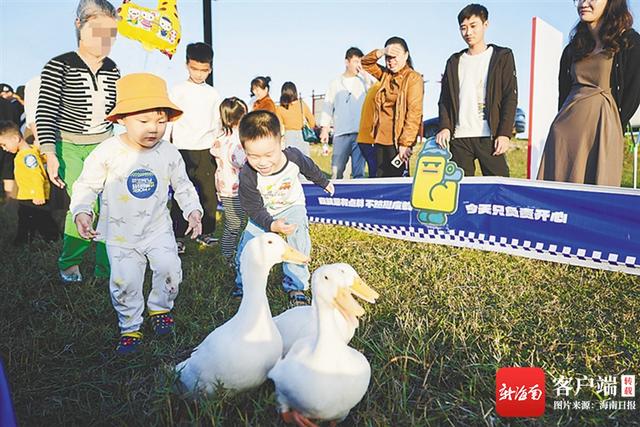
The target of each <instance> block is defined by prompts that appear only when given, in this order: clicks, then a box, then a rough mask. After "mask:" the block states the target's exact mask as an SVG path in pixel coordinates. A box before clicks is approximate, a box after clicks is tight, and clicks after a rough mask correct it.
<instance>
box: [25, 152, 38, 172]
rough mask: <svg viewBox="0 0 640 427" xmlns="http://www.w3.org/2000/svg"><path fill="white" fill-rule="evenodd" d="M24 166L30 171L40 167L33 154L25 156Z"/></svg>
mask: <svg viewBox="0 0 640 427" xmlns="http://www.w3.org/2000/svg"><path fill="white" fill-rule="evenodd" d="M24 164H25V166H27V167H28V168H29V169H35V168H37V167H38V159H36V156H34V155H33V154H27V155H26V156H24Z"/></svg>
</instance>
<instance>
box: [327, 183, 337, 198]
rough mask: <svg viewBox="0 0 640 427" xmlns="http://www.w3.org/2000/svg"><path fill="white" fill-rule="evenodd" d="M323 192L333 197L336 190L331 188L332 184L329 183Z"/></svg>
mask: <svg viewBox="0 0 640 427" xmlns="http://www.w3.org/2000/svg"><path fill="white" fill-rule="evenodd" d="M324 191H326V192H327V193H329V194H331V195H332V196H333V194H334V193H335V192H336V189H335V187H334V186H333V183H331V182H330V183H329V185H327V186H326V187H324Z"/></svg>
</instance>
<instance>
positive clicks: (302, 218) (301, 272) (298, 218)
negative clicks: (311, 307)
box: [236, 205, 311, 292]
mask: <svg viewBox="0 0 640 427" xmlns="http://www.w3.org/2000/svg"><path fill="white" fill-rule="evenodd" d="M273 218H274V219H280V218H282V219H285V220H286V221H287V222H288V223H289V224H296V225H297V227H296V231H294V232H293V234H291V235H289V236H287V243H289V245H291V247H293V248H294V249H296V250H298V251H300V252H302V253H303V254H305V255H306V256H309V255H310V254H311V237H310V236H309V220H308V219H307V208H305V207H304V206H299V205H297V206H291V207H290V208H288V209H287V210H285V211H283V212H280V213H279V214H277V215H274V216H273ZM262 233H266V230H264V229H263V228H262V227H260V226H259V225H257V224H256V223H254V222H253V221H251V220H249V222H248V223H247V227H246V228H245V229H244V232H243V233H242V238H241V239H240V243H239V244H238V251H237V252H236V287H238V288H240V289H242V275H241V274H240V255H241V254H242V250H243V249H244V247H245V245H246V244H247V243H248V242H249V240H251V239H253V238H254V237H256V236H259V235H261V234H262ZM282 271H283V272H284V278H283V279H282V287H283V288H284V290H285V292H289V291H302V290H306V289H309V278H310V277H311V274H310V273H309V267H307V265H306V264H305V265H297V264H291V263H288V262H285V263H283V264H282Z"/></svg>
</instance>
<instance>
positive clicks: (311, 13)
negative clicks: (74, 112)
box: [0, 0, 640, 119]
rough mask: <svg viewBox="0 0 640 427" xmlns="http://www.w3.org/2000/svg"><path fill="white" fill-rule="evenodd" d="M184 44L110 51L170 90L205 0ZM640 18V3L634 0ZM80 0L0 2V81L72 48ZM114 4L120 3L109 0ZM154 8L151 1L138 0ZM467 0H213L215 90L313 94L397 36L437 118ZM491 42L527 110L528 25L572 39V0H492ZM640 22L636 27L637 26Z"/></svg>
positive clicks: (123, 42) (190, 12)
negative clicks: (163, 49) (353, 54)
mask: <svg viewBox="0 0 640 427" xmlns="http://www.w3.org/2000/svg"><path fill="white" fill-rule="evenodd" d="M177 2H178V12H179V14H180V20H181V24H182V40H181V43H180V45H179V47H178V50H177V52H176V55H175V56H174V57H173V59H171V60H169V59H168V58H167V57H166V56H164V55H163V54H161V53H160V52H158V51H151V52H149V51H146V50H144V49H143V48H142V47H141V45H140V44H139V43H138V42H136V41H133V40H130V39H127V38H125V37H123V36H120V35H119V36H118V38H117V40H116V44H115V45H114V48H113V49H112V51H111V54H110V57H111V58H112V59H114V60H115V61H116V63H117V64H118V66H119V67H120V70H121V71H122V73H123V74H127V73H131V72H142V71H146V72H151V73H154V74H157V75H159V76H161V77H163V78H164V79H165V80H167V82H168V84H169V85H170V86H171V85H173V84H175V83H177V82H179V81H181V80H184V79H186V78H187V72H186V68H185V48H186V45H187V44H188V43H191V42H195V41H202V40H203V17H202V1H201V0H177ZM628 2H629V5H630V7H631V11H632V13H633V14H634V17H635V18H636V19H640V16H639V15H638V13H639V12H640V0H628ZM77 3H78V1H77V0H0V19H1V22H2V24H1V26H0V82H5V83H9V84H11V85H12V86H13V87H14V88H15V87H17V86H18V85H20V84H24V83H25V82H27V81H28V80H29V79H30V78H31V77H33V76H35V75H36V74H38V73H39V72H40V71H41V69H42V67H43V66H44V64H45V63H46V62H47V61H48V60H49V59H51V58H52V57H54V56H56V55H59V54H61V53H64V52H68V51H71V50H75V49H76V47H77V45H76V40H75V31H74V18H75V9H76V6H77ZM112 3H113V4H114V6H116V7H118V6H119V5H120V4H121V2H120V1H112ZM133 3H136V4H138V5H140V6H145V7H156V5H157V1H155V0H133ZM468 3H469V0H467V1H456V0H449V1H446V0H440V1H432V0H422V1H417V0H414V1H402V0H398V1H353V0H345V1H336V0H327V1H306V0H299V1H269V0H221V1H213V2H212V9H213V48H214V51H215V57H214V64H213V68H214V86H215V87H216V88H217V89H218V90H219V92H220V93H221V95H222V96H223V97H228V96H238V97H240V98H243V99H245V100H248V99H249V84H250V82H251V80H252V79H253V78H254V77H255V76H258V75H268V76H270V77H271V78H272V82H271V96H272V98H274V100H276V101H277V100H278V98H279V94H280V87H281V85H282V83H284V82H285V81H293V82H294V83H295V84H296V85H297V86H298V90H299V91H301V92H302V95H303V97H304V98H305V99H306V100H307V102H308V98H309V97H310V96H311V93H312V92H315V93H316V94H321V93H324V92H325V91H326V88H327V87H328V85H329V82H330V81H331V80H332V79H333V78H334V77H335V76H337V75H338V74H340V73H341V72H343V71H344V53H345V51H346V50H347V48H349V47H350V46H357V47H359V48H360V49H361V50H362V51H363V52H364V53H367V52H369V51H371V50H373V49H376V48H381V47H383V45H384V42H385V40H386V39H388V38H389V37H391V36H400V37H403V38H404V39H405V40H406V41H407V43H408V45H409V50H410V53H411V57H412V59H413V63H414V68H415V69H416V70H417V71H419V72H421V73H422V74H423V76H424V78H425V80H426V81H427V82H426V85H425V101H424V117H425V119H426V118H430V117H433V116H436V115H437V101H438V96H439V94H440V85H439V80H440V75H441V74H442V72H443V71H444V66H445V63H446V60H447V58H448V57H449V56H450V55H451V54H452V53H454V52H456V51H459V50H461V49H463V48H465V43H464V41H463V40H462V38H461V37H460V33H459V30H458V22H457V14H458V12H459V11H460V9H462V8H463V7H464V6H465V5H466V4H468ZM482 4H484V5H485V6H486V7H487V8H488V10H489V30H488V32H487V35H486V39H487V41H488V42H490V43H495V44H497V45H501V46H507V47H510V48H511V49H512V50H513V51H514V55H515V60H516V68H517V72H518V86H519V100H518V101H519V106H520V107H521V108H523V109H524V110H525V111H528V100H529V66H530V64H529V63H530V55H531V52H530V47H531V22H532V18H533V17H534V16H537V17H540V18H541V19H543V20H544V21H546V22H548V23H549V24H551V25H552V26H554V27H555V28H557V29H558V30H560V31H562V32H563V33H564V34H565V38H566V37H567V36H568V33H569V31H570V30H571V28H572V27H573V26H574V25H575V24H576V22H577V14H576V9H575V7H574V5H573V1H572V0H538V1H529V0H524V1H521V0H512V1H506V0H487V1H484V2H482ZM634 26H635V27H636V28H638V25H634Z"/></svg>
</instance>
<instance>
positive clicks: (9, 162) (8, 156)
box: [0, 150, 16, 180]
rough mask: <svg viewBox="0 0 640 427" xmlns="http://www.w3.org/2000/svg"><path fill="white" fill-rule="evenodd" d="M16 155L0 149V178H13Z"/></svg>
mask: <svg viewBox="0 0 640 427" xmlns="http://www.w3.org/2000/svg"><path fill="white" fill-rule="evenodd" d="M15 157H16V155H15V154H12V153H9V152H6V151H4V150H0V179H3V180H4V179H13V159H15Z"/></svg>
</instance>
